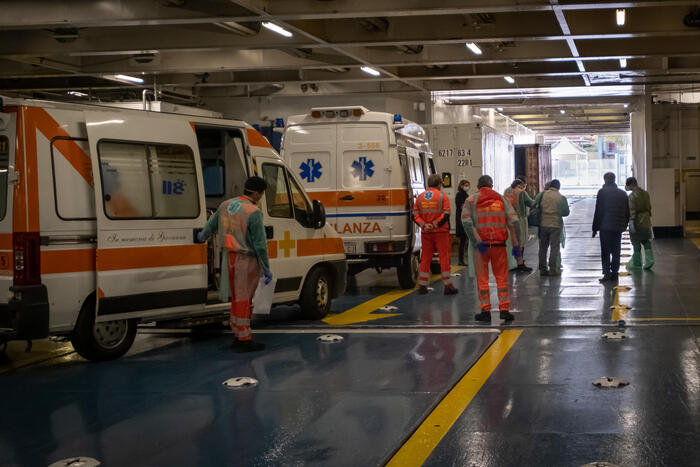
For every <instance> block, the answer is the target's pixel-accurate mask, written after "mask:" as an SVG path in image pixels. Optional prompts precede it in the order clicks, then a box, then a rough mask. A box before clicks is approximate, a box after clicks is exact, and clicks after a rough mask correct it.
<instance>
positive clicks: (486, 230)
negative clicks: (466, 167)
mask: <svg viewBox="0 0 700 467" xmlns="http://www.w3.org/2000/svg"><path fill="white" fill-rule="evenodd" d="M517 222H518V214H517V213H516V212H515V209H513V207H512V206H511V205H510V203H509V202H508V201H506V199H505V198H504V197H503V196H501V195H500V194H498V193H496V192H495V191H493V190H492V189H491V188H488V187H483V188H480V189H479V191H478V192H477V193H475V194H474V196H471V197H470V198H469V199H467V201H466V202H465V203H464V206H463V208H462V223H463V225H464V229H465V231H466V232H467V235H469V237H470V240H472V241H475V242H486V243H489V244H500V243H505V242H506V240H507V239H508V230H507V227H508V224H516V223H517ZM474 231H475V232H474ZM472 237H473V238H472Z"/></svg>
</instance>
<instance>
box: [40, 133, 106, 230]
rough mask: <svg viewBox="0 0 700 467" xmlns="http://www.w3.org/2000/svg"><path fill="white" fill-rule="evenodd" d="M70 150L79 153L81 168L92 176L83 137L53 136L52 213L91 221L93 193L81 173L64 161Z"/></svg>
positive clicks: (66, 160) (92, 215)
mask: <svg viewBox="0 0 700 467" xmlns="http://www.w3.org/2000/svg"><path fill="white" fill-rule="evenodd" d="M72 152H77V153H80V152H82V154H83V155H84V159H83V160H85V161H86V164H85V166H84V167H83V169H86V171H87V172H88V173H89V174H90V175H92V164H89V162H90V156H89V154H90V147H89V145H88V140H87V139H85V138H68V137H63V136H56V137H54V138H53V139H52V140H51V169H52V172H53V189H54V193H55V195H56V196H55V197H54V201H55V208H56V215H58V217H59V218H61V219H62V220H66V221H69V220H70V221H75V220H92V219H95V195H94V193H95V192H94V189H93V187H92V186H90V183H89V182H88V180H86V178H84V175H81V174H80V173H79V172H78V170H76V168H75V167H74V166H73V165H72V164H71V162H69V161H68V156H70V155H71V154H72ZM90 178H92V177H90Z"/></svg>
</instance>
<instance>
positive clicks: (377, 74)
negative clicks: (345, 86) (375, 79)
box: [360, 66, 381, 76]
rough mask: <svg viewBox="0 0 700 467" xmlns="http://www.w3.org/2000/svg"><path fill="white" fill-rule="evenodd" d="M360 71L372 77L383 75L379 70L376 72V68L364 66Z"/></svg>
mask: <svg viewBox="0 0 700 467" xmlns="http://www.w3.org/2000/svg"><path fill="white" fill-rule="evenodd" d="M360 70H362V71H364V72H365V73H368V74H370V75H372V76H379V75H381V73H380V72H378V71H377V70H375V69H374V68H372V67H369V66H363V67H361V68H360Z"/></svg>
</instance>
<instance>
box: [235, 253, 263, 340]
mask: <svg viewBox="0 0 700 467" xmlns="http://www.w3.org/2000/svg"><path fill="white" fill-rule="evenodd" d="M228 260H229V261H228V283H229V293H230V294H231V330H232V331H233V335H234V336H236V338H237V339H238V340H240V341H248V340H251V339H252V338H253V336H252V334H251V331H250V304H251V302H252V300H253V296H254V295H255V289H257V288H258V280H259V279H260V267H259V266H258V261H257V259H255V258H254V257H252V256H249V255H241V254H237V253H234V252H232V251H229V253H228Z"/></svg>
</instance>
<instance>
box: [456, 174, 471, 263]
mask: <svg viewBox="0 0 700 467" xmlns="http://www.w3.org/2000/svg"><path fill="white" fill-rule="evenodd" d="M468 197H469V181H468V180H460V182H459V186H458V187H457V196H455V206H456V211H457V217H456V218H455V219H457V222H456V223H457V226H456V228H455V229H456V233H457V237H458V238H459V250H458V252H457V257H458V258H459V265H460V266H466V265H467V263H465V262H464V249H465V248H466V247H467V246H468V245H469V239H468V238H467V233H466V232H465V231H464V227H462V221H461V220H460V219H461V218H462V206H463V205H464V202H465V201H466V200H467V198H468Z"/></svg>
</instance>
